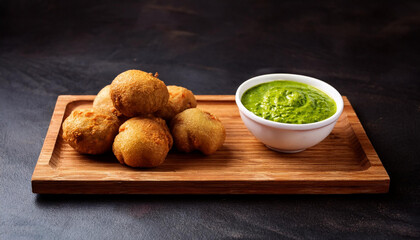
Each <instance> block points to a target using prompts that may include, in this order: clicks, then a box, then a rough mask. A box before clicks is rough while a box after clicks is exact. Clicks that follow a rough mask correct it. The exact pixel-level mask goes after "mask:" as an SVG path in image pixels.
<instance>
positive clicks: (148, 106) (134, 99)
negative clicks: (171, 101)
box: [110, 70, 169, 117]
mask: <svg viewBox="0 0 420 240" xmlns="http://www.w3.org/2000/svg"><path fill="white" fill-rule="evenodd" d="M157 77H158V75H157V73H156V74H155V75H153V74H151V73H146V72H143V71H140V70H128V71H125V72H123V73H121V74H119V75H118V76H117V77H116V78H115V79H114V80H113V81H112V83H111V87H110V95H111V100H112V102H113V105H114V107H115V108H116V109H117V110H118V111H120V112H121V113H122V114H123V115H125V116H127V117H135V116H140V115H146V114H149V113H154V112H156V111H157V110H159V109H161V108H162V107H163V106H165V105H166V104H167V102H168V98H169V93H168V89H167V88H166V85H165V83H163V81H161V80H160V79H158V78H157Z"/></svg>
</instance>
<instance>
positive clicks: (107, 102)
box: [93, 85, 122, 117]
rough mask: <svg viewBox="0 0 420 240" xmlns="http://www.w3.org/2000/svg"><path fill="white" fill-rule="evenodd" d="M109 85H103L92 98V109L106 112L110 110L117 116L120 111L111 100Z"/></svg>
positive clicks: (119, 114)
mask: <svg viewBox="0 0 420 240" xmlns="http://www.w3.org/2000/svg"><path fill="white" fill-rule="evenodd" d="M110 88H111V87H110V85H107V86H105V87H104V88H102V89H101V91H99V93H98V94H97V95H96V97H95V99H94V100H93V109H98V110H102V111H106V112H110V113H112V114H114V115H115V116H117V117H121V116H122V113H121V112H120V111H118V110H117V109H116V108H115V107H114V104H113V103H112V100H111V94H110Z"/></svg>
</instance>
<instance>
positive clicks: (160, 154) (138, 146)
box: [112, 117, 173, 167]
mask: <svg viewBox="0 0 420 240" xmlns="http://www.w3.org/2000/svg"><path fill="white" fill-rule="evenodd" d="M172 144H173V140H172V136H171V134H170V132H169V129H168V127H167V126H166V123H165V120H163V119H161V118H142V117H135V118H130V119H129V120H127V121H126V122H125V123H124V124H122V125H121V126H120V129H119V133H118V135H117V136H116V137H115V140H114V144H113V145H112V150H113V152H114V155H115V156H116V157H117V159H118V161H119V162H120V163H121V164H126V165H128V166H131V167H156V166H158V165H160V164H162V163H163V162H164V161H165V159H166V155H167V154H168V152H169V150H170V149H171V148H172Z"/></svg>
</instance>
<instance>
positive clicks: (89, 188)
mask: <svg viewBox="0 0 420 240" xmlns="http://www.w3.org/2000/svg"><path fill="white" fill-rule="evenodd" d="M224 186H228V187H224ZM32 189H33V192H34V193H38V194H69V193H71V194H157V195H160V194H174V195H178V194H372V193H387V192H388V184H387V183H386V182H383V181H377V180H374V181H360V180H356V181H350V182H349V181H312V182H306V181H282V182H277V181H230V182H226V181H223V182H222V183H220V182H217V181H183V182H182V184H180V183H179V182H177V183H174V182H170V181H169V182H165V181H159V182H155V181H150V182H147V181H146V182H133V181H42V180H36V181H32Z"/></svg>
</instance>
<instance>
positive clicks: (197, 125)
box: [170, 108, 226, 155]
mask: <svg viewBox="0 0 420 240" xmlns="http://www.w3.org/2000/svg"><path fill="white" fill-rule="evenodd" d="M170 125H171V132H172V137H173V139H174V145H175V147H176V148H177V149H178V150H179V151H182V152H191V151H193V150H196V149H197V150H200V151H201V152H202V153H204V154H206V155H210V154H213V153H214V152H216V151H217V149H219V148H220V147H222V145H223V143H224V141H225V138H226V131H225V127H224V126H223V124H222V122H220V120H219V119H218V118H217V117H216V116H214V115H213V114H211V113H209V112H205V111H203V110H201V109H199V108H190V109H187V110H185V111H183V112H181V113H179V114H177V115H176V116H175V117H174V118H173V119H172V121H171V124H170Z"/></svg>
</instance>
